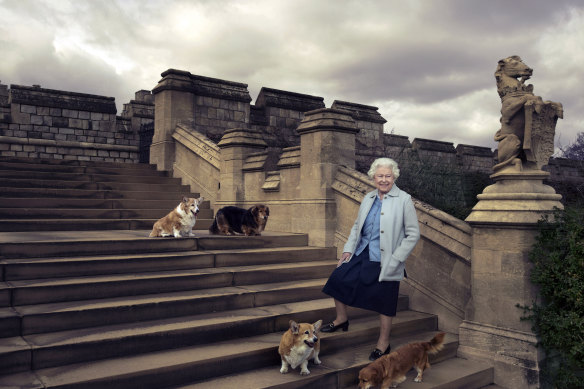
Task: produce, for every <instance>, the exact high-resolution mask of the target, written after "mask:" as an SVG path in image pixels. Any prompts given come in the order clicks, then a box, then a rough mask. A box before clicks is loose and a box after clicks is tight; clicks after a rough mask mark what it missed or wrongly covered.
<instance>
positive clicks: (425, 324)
mask: <svg viewBox="0 0 584 389" xmlns="http://www.w3.org/2000/svg"><path fill="white" fill-rule="evenodd" d="M327 300H328V301H329V303H328V308H326V309H321V310H320V311H314V310H311V309H310V308H307V307H305V305H304V303H300V304H290V305H288V306H287V307H286V309H282V308H284V307H280V308H278V307H272V308H273V311H268V312H267V313H263V314H261V315H264V316H271V318H268V319H267V320H269V323H264V324H262V323H261V320H262V319H261V318H258V317H256V316H255V315H253V314H252V315H245V314H244V318H241V317H240V316H238V315H237V316H236V317H235V319H236V320H237V319H240V320H239V321H238V322H237V323H233V326H235V328H234V327H233V326H231V325H230V324H228V323H226V322H225V321H224V320H225V319H226V318H225V317H224V316H214V318H215V319H219V320H221V322H220V323H217V322H214V321H213V319H211V320H209V321H207V322H206V323H204V322H201V323H200V324H201V327H200V328H199V329H198V331H196V330H194V331H195V332H194V333H192V334H191V335H182V336H181V334H180V333H181V331H185V330H184V328H185V326H188V325H189V322H185V325H184V326H181V325H177V324H176V323H174V324H172V323H170V325H174V327H172V328H169V329H168V330H167V335H166V336H167V337H168V338H166V336H162V335H161V334H158V336H150V337H149V336H148V335H147V334H148V331H146V332H145V333H142V331H141V330H142V329H141V328H138V329H137V330H135V331H132V330H128V331H127V332H126V333H123V331H120V332H118V334H117V335H116V337H118V339H117V340H116V339H114V338H110V340H106V339H102V338H101V335H96V334H94V335H96V337H95V338H92V336H91V334H86V335H85V336H84V335H83V334H77V335H76V336H73V338H70V337H69V336H66V335H65V334H54V336H51V335H48V336H46V337H44V338H41V337H37V338H35V339H32V338H31V343H32V341H33V340H34V341H36V342H37V343H36V344H34V345H32V347H31V349H32V351H31V353H32V356H31V359H30V360H32V361H33V362H32V363H33V364H35V363H36V364H38V367H37V368H36V369H35V375H36V376H37V377H38V378H39V379H40V380H41V381H42V383H43V384H44V385H46V387H57V386H58V385H67V387H72V388H73V387H75V388H77V387H79V388H81V387H83V388H85V387H105V386H107V387H110V386H112V387H114V388H161V387H168V386H171V385H185V384H188V383H190V382H193V381H199V380H204V379H210V378H214V377H217V376H226V375H228V374H236V373H241V372H244V371H249V370H250V369H262V368H266V367H270V368H272V369H275V371H276V372H277V373H278V374H280V373H279V366H280V363H279V356H278V353H277V347H278V343H279V340H280V337H281V334H282V333H283V332H284V331H285V330H286V329H287V328H288V321H289V320H290V319H294V320H297V321H310V322H313V321H316V320H317V319H316V318H315V317H321V316H322V315H324V314H328V315H332V314H333V312H334V308H333V303H332V301H331V299H327ZM268 309H270V308H268ZM355 312H356V311H355ZM355 312H353V311H351V314H353V313H355ZM317 315H320V316H317ZM241 319H243V320H241ZM436 324H437V321H436V317H435V316H432V315H427V314H422V313H419V312H413V311H401V312H399V313H398V315H397V316H396V318H395V320H394V326H393V330H392V342H393V343H394V344H395V345H396V346H397V345H399V344H400V343H406V341H410V339H412V340H413V339H416V340H417V339H420V338H421V339H426V338H428V339H429V338H431V337H432V336H433V335H434V334H435V333H436ZM378 325H379V322H378V318H377V317H376V315H371V314H370V313H369V312H367V311H361V312H359V313H357V317H355V319H353V320H352V323H351V328H350V330H349V331H348V332H341V331H339V332H336V333H332V334H321V335H320V337H321V356H322V360H323V364H324V363H325V361H326V360H327V358H328V359H330V360H336V359H337V358H336V354H337V353H339V354H341V353H345V352H350V353H351V354H353V356H355V355H361V356H362V357H361V360H360V361H361V362H362V363H363V362H365V363H366V362H368V361H367V355H368V353H369V352H370V351H371V349H372V347H373V345H374V344H375V340H376V339H377V335H378V331H379V330H378ZM240 326H241V327H246V328H247V330H243V331H242V332H239V331H237V328H238V327H240ZM205 327H207V328H205ZM221 327H223V329H221ZM430 331H431V332H430ZM162 332H164V331H162ZM220 333H222V334H220ZM415 333H420V334H421V335H419V337H418V336H416V337H415V338H412V337H411V335H413V334H415ZM69 335H71V334H69ZM124 336H127V337H128V338H127V340H121V339H123V338H124ZM106 337H107V336H106ZM133 337H136V338H137V339H132V338H133ZM140 338H141V340H142V341H140V340H139V339H140ZM157 338H158V339H157ZM146 339H149V340H146ZM189 341H190V342H195V344H193V345H191V344H188V342H189ZM117 342H122V344H121V345H120V346H119V347H116V343H117ZM144 342H145V343H144ZM148 342H151V343H152V347H156V344H158V345H160V346H163V347H165V348H168V347H169V346H171V347H172V346H173V345H174V347H177V348H175V349H170V350H168V349H165V350H162V351H154V352H145V353H140V352H141V351H142V350H143V347H144V346H143V345H144V344H147V343H148ZM173 342H174V343H173ZM185 342H187V343H185ZM82 343H84V344H85V345H82ZM92 343H93V344H92ZM100 343H101V344H100ZM126 343H127V344H126ZM457 344H458V340H457V338H456V336H455V335H451V334H448V335H447V339H446V346H445V348H444V350H443V351H442V352H441V354H442V358H449V357H454V356H455V355H456V347H457ZM181 346H182V347H181ZM185 346H187V347H185ZM84 347H92V349H95V350H96V353H98V355H94V357H98V358H104V359H102V360H93V361H87V362H83V363H75V364H70V365H65V366H64V365H62V363H63V362H68V361H74V362H82V361H80V360H79V359H76V358H79V357H81V358H88V356H89V357H91V353H89V352H87V351H82V349H83V348H84ZM178 347H180V348H178ZM133 349H135V350H136V352H137V353H132V351H131V350H133ZM116 352H117V355H118V357H112V356H110V353H116ZM100 353H103V354H104V355H99V354H100ZM124 353H132V354H129V355H127V356H122V355H123V354H124ZM68 355H69V356H68ZM333 355H335V358H332V356H333ZM52 358H57V359H60V361H59V362H58V363H59V364H60V365H59V366H58V367H45V368H43V367H40V366H43V365H44V364H45V363H46V364H53V363H55V362H54V360H53V359H52ZM105 358H108V359H105ZM353 365H354V362H353ZM311 367H312V366H311ZM347 367H349V366H347ZM292 374H294V372H291V373H289V374H288V376H290V377H291V376H292ZM21 377H27V374H21V375H18V374H16V375H12V376H5V377H0V385H2V384H7V383H9V382H13V383H16V382H17V381H18V380H19V379H22V378H21ZM25 379H26V378H25ZM28 379H30V378H28ZM29 382H30V380H29ZM69 385H70V386H69ZM84 385H86V386H84ZM199 385H201V384H199ZM201 387H205V386H201ZM206 387H224V386H206Z"/></svg>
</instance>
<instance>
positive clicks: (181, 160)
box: [172, 123, 221, 207]
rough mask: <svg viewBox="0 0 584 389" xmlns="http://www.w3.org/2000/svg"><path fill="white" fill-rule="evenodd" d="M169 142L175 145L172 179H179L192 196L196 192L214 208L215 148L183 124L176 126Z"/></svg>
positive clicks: (216, 180) (216, 182)
mask: <svg viewBox="0 0 584 389" xmlns="http://www.w3.org/2000/svg"><path fill="white" fill-rule="evenodd" d="M172 138H173V139H174V140H175V144H176V147H175V160H174V164H173V175H174V177H180V178H182V182H183V184H185V185H190V187H191V191H192V192H199V193H200V194H201V196H203V197H205V199H206V200H209V201H210V202H211V207H214V206H215V203H216V201H217V193H218V191H219V168H220V165H221V156H220V155H219V147H218V146H217V145H216V144H215V143H214V142H213V141H211V140H210V139H209V138H207V137H205V136H204V135H203V134H201V133H200V132H197V131H195V130H194V129H193V128H192V127H191V126H190V125H188V124H184V123H179V124H178V125H177V126H176V128H175V130H174V132H173V134H172Z"/></svg>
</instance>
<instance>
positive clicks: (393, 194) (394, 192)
mask: <svg viewBox="0 0 584 389" xmlns="http://www.w3.org/2000/svg"><path fill="white" fill-rule="evenodd" d="M399 192H400V189H399V188H398V187H397V185H396V184H393V186H392V187H391V189H390V190H389V193H387V195H388V196H391V197H397V196H399ZM375 196H377V189H376V190H374V191H373V192H371V193H369V197H370V198H374V197H375Z"/></svg>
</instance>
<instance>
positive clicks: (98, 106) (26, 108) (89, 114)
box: [0, 85, 152, 162]
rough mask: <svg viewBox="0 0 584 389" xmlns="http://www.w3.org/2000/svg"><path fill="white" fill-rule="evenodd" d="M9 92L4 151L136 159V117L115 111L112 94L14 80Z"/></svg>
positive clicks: (2, 114) (2, 127) (2, 110)
mask: <svg viewBox="0 0 584 389" xmlns="http://www.w3.org/2000/svg"><path fill="white" fill-rule="evenodd" d="M2 89H3V88H2ZM7 93H8V100H7V104H5V105H3V106H2V107H0V135H1V136H2V137H3V138H2V139H3V141H4V142H6V143H5V144H3V145H2V146H1V148H0V156H22V157H31V158H34V157H39V156H40V157H42V158H56V159H79V160H86V161H115V162H138V160H139V153H138V146H139V144H140V135H139V133H138V131H137V130H134V129H133V125H132V120H133V118H132V117H130V116H128V117H121V116H119V117H117V116H116V105H115V100H114V98H112V97H104V96H98V95H91V94H85V93H75V92H65V91H59V90H54V89H46V88H41V87H40V86H38V85H34V86H22V85H11V88H10V89H9V90H7ZM150 120H152V119H150ZM18 139H21V141H18ZM22 145H24V146H22Z"/></svg>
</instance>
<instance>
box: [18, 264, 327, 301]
mask: <svg viewBox="0 0 584 389" xmlns="http://www.w3.org/2000/svg"><path fill="white" fill-rule="evenodd" d="M335 264H336V261H335V260H326V261H312V262H308V263H307V262H304V263H287V264H271V265H262V266H258V265H254V266H233V267H210V268H204V269H193V270H171V271H158V272H147V273H131V274H114V275H99V276H84V277H69V278H55V279H44V280H24V281H10V282H9V283H8V284H9V285H10V286H11V287H12V288H11V290H10V291H11V302H12V306H14V307H17V306H22V305H32V304H49V303H56V302H64V301H80V300H87V299H107V298H114V297H122V296H137V295H143V294H154V293H166V292H177V291H183V290H185V291H186V290H199V289H210V288H222V287H230V286H235V287H236V286H244V285H251V284H263V283H271V282H285V281H299V280H311V279H315V278H326V277H328V276H329V275H330V273H331V272H332V271H333V270H334V268H335Z"/></svg>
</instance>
